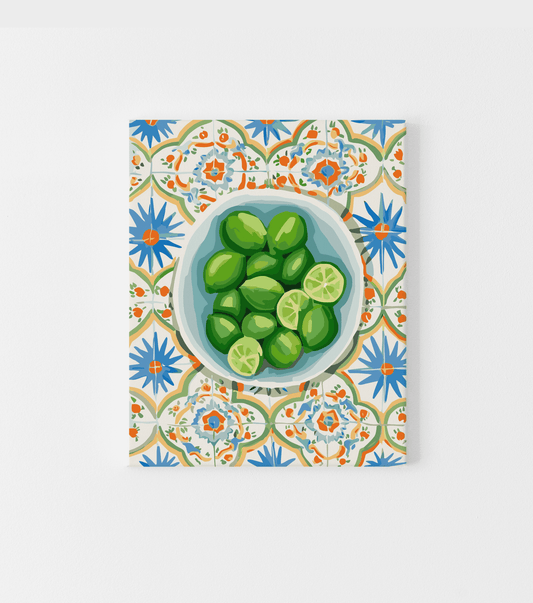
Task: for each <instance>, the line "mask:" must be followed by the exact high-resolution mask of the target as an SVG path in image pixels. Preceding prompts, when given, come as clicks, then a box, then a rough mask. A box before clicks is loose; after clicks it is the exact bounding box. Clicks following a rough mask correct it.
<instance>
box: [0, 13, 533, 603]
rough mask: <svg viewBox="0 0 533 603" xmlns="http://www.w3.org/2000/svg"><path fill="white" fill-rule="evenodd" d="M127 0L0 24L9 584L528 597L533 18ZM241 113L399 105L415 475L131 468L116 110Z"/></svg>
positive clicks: (342, 111) (119, 113)
mask: <svg viewBox="0 0 533 603" xmlns="http://www.w3.org/2000/svg"><path fill="white" fill-rule="evenodd" d="M254 6H255V5H254ZM323 8H324V9H325V8H327V7H325V6H324V7H323ZM137 10H139V22H153V24H154V25H155V26H158V25H160V24H162V23H164V24H166V25H170V26H172V27H173V30H172V32H168V31H166V32H158V30H152V31H136V32H133V31H119V30H106V31H83V30H57V31H49V30H48V31H47V30H34V31H7V30H4V31H2V32H1V34H0V82H1V87H2V92H1V94H0V173H1V183H2V184H1V191H2V192H1V199H2V201H1V218H0V223H1V228H0V251H1V255H0V258H1V269H0V281H1V283H2V286H1V289H2V293H1V295H0V316H1V323H0V342H1V344H0V356H1V357H0V366H1V369H0V374H1V375H2V376H1V381H0V383H1V400H2V406H1V412H2V417H1V421H0V484H1V486H0V505H1V513H0V526H1V527H0V543H1V546H0V553H1V554H2V557H3V558H2V564H1V567H2V576H1V577H0V596H2V599H3V600H5V601H8V602H9V603H11V602H17V603H18V602H27V601H39V602H45V603H48V602H54V603H60V602H63V601H64V602H68V603H72V602H74V601H75V602H77V603H82V602H89V601H90V602H93V601H105V602H113V603H115V602H122V601H124V602H126V601H158V600H173V601H180V602H181V601H183V602H200V603H204V602H208V601H216V602H217V603H222V602H226V601H228V602H230V601H231V602H232V603H233V602H235V603H238V602H241V601H254V602H263V601H265V602H266V601H276V602H283V601H295V602H300V601H302V602H303V601H306V602H309V601H310V602H314V601H372V602H381V601H396V602H398V603H403V602H407V601H409V602H413V601H414V602H417V601H424V602H426V601H431V602H440V601H443V602H449V601H454V602H457V601H459V602H461V601H465V602H466V601H467V602H477V601H479V602H483V603H486V602H491V601H497V602H501V601H517V602H521V601H528V600H531V599H530V597H531V594H530V592H529V591H527V590H526V586H527V583H528V581H529V579H530V578H529V576H530V573H531V553H532V547H531V529H532V520H531V515H532V514H531V507H532V504H531V503H532V498H531V492H532V491H531V474H532V471H531V463H532V459H533V446H532V445H531V437H532V435H531V434H532V431H533V425H532V421H533V413H532V407H533V395H532V385H531V373H532V360H533V354H532V351H531V350H532V340H533V333H532V328H531V323H532V319H531V309H530V307H529V303H531V301H532V294H533V287H532V284H531V283H532V278H533V276H532V270H531V265H532V264H531V262H532V259H533V258H532V253H531V240H532V228H533V225H532V217H533V212H532V209H531V203H532V199H533V196H532V166H533V151H532V144H533V138H532V135H533V127H532V124H533V118H532V113H531V106H532V105H531V97H532V95H533V86H532V79H531V59H532V50H533V45H532V36H531V31H526V30H515V31H501V30H491V31H488V30H487V31H479V30H473V29H470V30H469V29H466V30H463V31H455V32H450V31H438V30H430V31H428V30H425V31H424V30H409V31H405V30H403V29H402V28H400V27H395V28H394V29H390V30H384V29H383V25H388V26H390V27H394V26H395V23H394V22H390V20H389V19H387V18H386V17H385V16H384V18H383V19H382V20H381V21H376V22H375V23H374V24H371V25H370V28H369V30H367V31H362V30H361V29H360V25H357V24H358V23H359V24H360V22H361V20H362V19H363V18H364V13H361V12H356V11H355V10H354V11H352V12H348V13H346V14H345V13H342V14H334V15H333V16H332V15H330V14H328V13H327V11H325V12H324V14H322V13H321V12H320V10H319V8H318V7H317V8H316V10H315V9H313V10H314V11H315V12H314V14H313V15H311V16H312V17H313V19H312V23H311V17H310V16H309V15H307V16H305V17H302V18H301V19H299V20H298V15H297V13H291V17H290V18H288V17H287V18H284V17H283V14H280V16H279V18H274V17H275V15H274V16H273V15H272V14H270V16H269V18H268V19H262V18H261V16H260V15H261V13H262V10H263V9H261V10H259V9H258V8H257V7H256V8H255V9H254V8H253V6H252V5H250V7H249V11H250V12H249V14H248V16H247V14H246V13H244V16H241V17H240V18H239V19H237V21H232V20H231V19H229V18H228V19H226V20H225V21H224V20H221V21H215V20H212V19H209V18H208V21H207V22H205V23H204V22H202V21H200V20H188V19H181V20H180V19H177V20H176V21H175V22H171V21H170V19H169V18H168V17H167V16H166V14H165V13H161V14H157V13H151V11H150V10H149V7H148V6H145V7H144V8H142V7H139V8H138V9H137ZM228 10H229V9H228ZM265 10H266V8H265ZM205 11H206V14H207V11H208V7H205ZM228 16H229V17H231V14H229V15H228ZM257 74H262V77H260V75H257ZM254 115H255V116H257V115H259V116H262V115H264V116H296V117H307V116H311V117H317V118H329V117H331V116H334V117H337V118H342V117H345V118H361V119H366V118H368V119H370V118H405V119H407V120H408V128H409V130H408V143H407V145H408V147H407V150H408V161H409V165H408V166H407V167H408V174H407V177H408V182H407V186H408V203H409V212H408V216H409V217H408V220H409V223H408V227H409V232H408V237H409V257H408V267H409V300H408V301H409V320H410V331H409V391H408V404H409V407H408V408H409V415H410V416H409V419H410V423H409V436H410V449H409V460H410V462H409V464H408V465H406V466H405V467H399V468H395V469H394V468H393V469H388V470H382V471H380V470H365V469H362V470H357V471H354V472H351V471H335V470H323V471H306V470H297V471H276V470H271V471H268V470H267V471H259V470H240V471H239V470H235V471H209V470H206V471H182V470H159V471H141V470H132V469H128V468H127V467H126V463H127V457H126V450H127V429H126V428H125V427H126V425H127V407H126V406H125V404H126V403H125V402H124V400H125V398H124V392H125V388H126V385H127V347H126V338H127V320H126V316H125V314H124V307H125V306H124V304H125V297H124V291H125V290H126V287H127V272H126V263H125V262H126V260H125V258H126V257H127V256H126V254H127V244H126V241H127V216H126V196H125V195H126V188H125V183H126V178H127V162H126V157H127V155H126V154H127V145H126V140H127V138H126V137H127V133H128V132H127V120H128V119H130V118H138V117H153V116H155V117H166V118H194V117H206V116H207V117H213V116H217V117H218V116H223V117H228V116H229V117H248V116H252V117H253V116H254ZM121 434H124V435H121Z"/></svg>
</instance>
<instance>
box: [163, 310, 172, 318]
mask: <svg viewBox="0 0 533 603" xmlns="http://www.w3.org/2000/svg"><path fill="white" fill-rule="evenodd" d="M161 316H162V317H163V318H170V317H171V316H172V310H169V309H168V308H167V309H166V310H163V312H161Z"/></svg>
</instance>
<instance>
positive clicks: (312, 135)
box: [307, 130, 318, 138]
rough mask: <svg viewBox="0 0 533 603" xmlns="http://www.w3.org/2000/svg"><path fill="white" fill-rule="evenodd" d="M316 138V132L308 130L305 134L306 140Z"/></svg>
mask: <svg viewBox="0 0 533 603" xmlns="http://www.w3.org/2000/svg"><path fill="white" fill-rule="evenodd" d="M317 136H318V131H317V130H309V132H307V138H316V137H317Z"/></svg>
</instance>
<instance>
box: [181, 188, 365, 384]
mask: <svg viewBox="0 0 533 603" xmlns="http://www.w3.org/2000/svg"><path fill="white" fill-rule="evenodd" d="M237 209H242V210H246V211H250V212H252V213H253V214H255V215H256V216H258V217H259V218H260V219H261V220H262V221H263V223H264V224H265V226H267V225H268V223H269V222H270V220H271V219H272V218H273V217H274V216H275V215H276V214H277V213H279V212H281V211H292V212H295V213H297V214H299V215H300V216H302V218H304V219H305V221H306V223H307V230H308V241H307V247H308V248H309V250H310V251H311V253H312V254H313V256H314V258H315V261H317V262H320V261H327V262H333V263H335V264H337V265H338V266H339V268H340V269H341V270H342V271H343V273H344V274H345V276H346V279H347V283H346V290H345V292H344V294H343V296H342V298H341V300H340V301H339V302H338V303H337V304H336V305H335V306H333V309H334V312H335V316H336V317H337V320H338V322H339V333H338V335H337V337H336V338H335V340H334V341H333V342H332V343H331V344H330V345H329V346H328V347H327V348H324V349H323V350H318V351H316V352H310V353H307V354H303V355H302V356H301V357H300V359H299V360H298V361H297V362H296V364H295V365H294V366H293V367H291V368H289V369H284V370H277V369H274V368H272V367H270V366H268V367H266V368H264V369H263V370H261V371H260V372H259V373H258V374H257V375H254V376H253V377H242V376H241V375H238V374H237V373H235V372H234V371H233V370H232V369H231V368H230V366H229V363H228V360H227V357H226V356H225V355H224V354H222V353H221V352H218V351H217V350H215V349H214V348H213V347H212V346H211V344H210V343H209V341H208V339H207V335H206V332H205V325H206V321H207V316H208V315H209V314H211V313H212V312H213V302H214V300H215V297H216V294H214V293H213V294H209V293H206V291H205V287H204V282H203V269H204V266H205V264H206V262H207V260H208V259H209V258H210V257H211V255H213V253H215V252H216V251H219V250H220V249H222V248H223V246H222V243H221V242H220V239H219V235H218V230H219V226H220V223H221V222H222V220H223V219H224V218H225V217H226V216H227V215H228V214H230V213H231V212H233V211H235V210H237ZM212 210H214V211H212V213H211V214H210V215H208V216H206V218H205V219H204V220H203V221H202V222H201V223H200V224H198V226H196V227H195V230H194V235H193V236H192V237H191V238H190V239H189V241H188V242H187V247H186V250H185V253H184V256H183V257H182V259H181V261H180V263H179V265H178V274H177V278H176V280H175V285H174V292H173V296H174V297H173V299H174V300H175V301H176V303H175V311H176V312H177V320H178V324H179V327H180V333H181V334H182V336H183V338H184V340H185V342H186V343H187V345H188V346H189V348H190V349H191V350H192V352H193V353H194V355H195V356H196V357H197V358H198V359H199V360H200V361H201V362H202V364H204V365H205V366H206V367H207V368H209V369H210V370H211V371H213V372H215V373H217V374H219V375H221V376H222V377H226V378H228V379H231V380H234V381H240V382H244V383H247V384H249V385H256V386H261V387H286V386H291V385H297V384H300V383H303V382H305V381H308V380H309V379H312V378H314V377H316V376H318V375H320V374H321V373H322V372H323V371H325V370H326V369H327V368H329V367H330V366H331V365H332V364H333V363H334V362H335V361H336V360H338V358H339V357H340V355H341V354H342V352H343V351H344V350H345V349H346V348H347V346H348V344H349V343H350V341H351V339H352V338H353V336H354V334H355V331H356V328H357V325H358V324H359V320H360V312H361V306H362V292H363V274H362V267H361V259H360V255H359V253H358V251H357V247H356V245H355V242H354V240H353V237H352V236H351V234H350V232H349V231H348V229H347V228H346V226H345V225H344V224H343V222H342V220H341V218H340V217H339V216H338V214H337V213H336V212H334V211H333V210H332V209H331V208H329V207H328V206H327V205H325V204H324V203H321V202H317V201H315V200H313V199H305V200H302V199H301V198H293V197H290V198H286V197H278V196H272V195H268V194H265V195H264V196H261V197H258V196H253V197H252V196H250V195H243V196H241V197H239V198H238V199H235V198H234V199H231V201H228V203H226V204H222V205H220V206H218V207H216V208H215V207H213V208H212Z"/></svg>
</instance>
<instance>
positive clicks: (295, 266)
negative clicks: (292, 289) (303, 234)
mask: <svg viewBox="0 0 533 603" xmlns="http://www.w3.org/2000/svg"><path fill="white" fill-rule="evenodd" d="M314 263H315V260H314V258H313V255H312V254H311V252H310V251H309V249H307V247H302V248H301V249H297V250H296V251H293V252H292V253H291V254H289V255H288V256H287V257H286V258H285V260H284V262H283V269H282V271H281V282H282V283H283V284H284V285H296V283H299V282H300V281H301V280H302V278H303V276H304V274H305V273H306V272H307V270H308V269H309V268H310V267H311V266H312V265H313V264H314Z"/></svg>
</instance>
